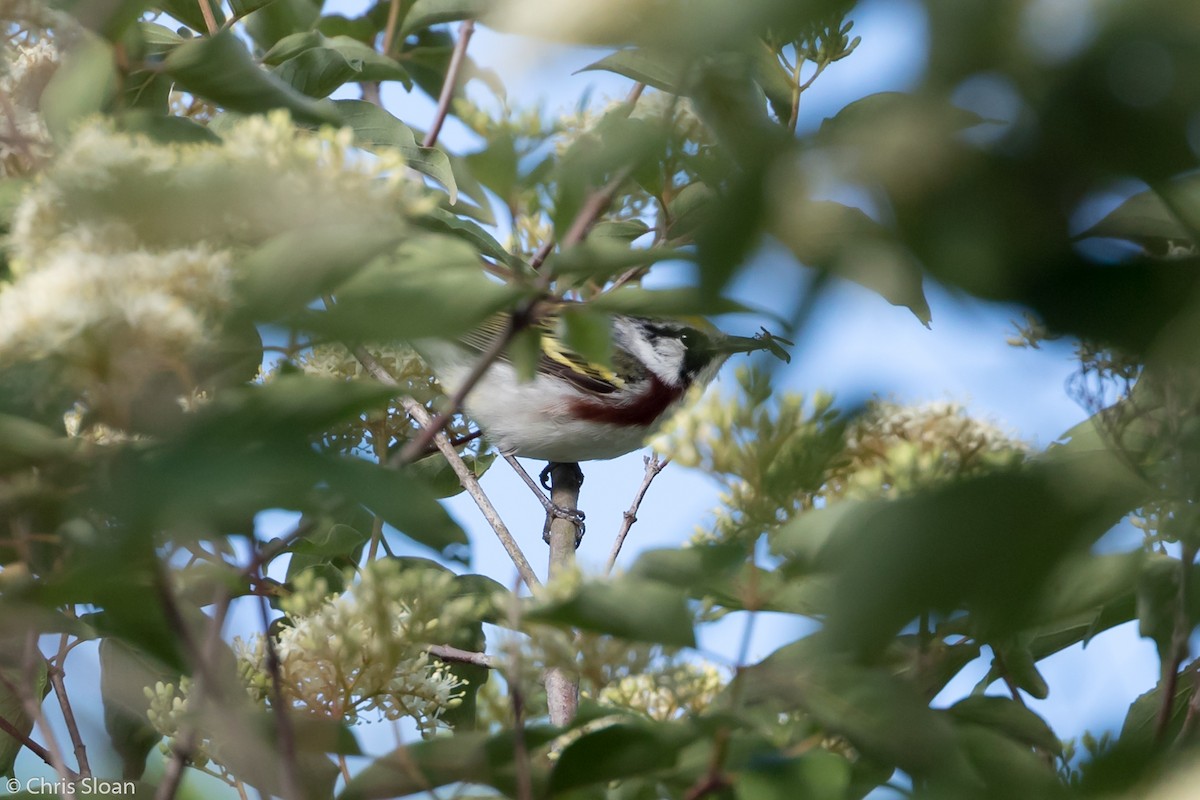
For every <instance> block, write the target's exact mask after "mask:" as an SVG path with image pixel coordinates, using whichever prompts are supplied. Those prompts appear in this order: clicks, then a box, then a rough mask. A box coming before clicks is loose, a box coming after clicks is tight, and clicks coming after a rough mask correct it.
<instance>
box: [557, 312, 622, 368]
mask: <svg viewBox="0 0 1200 800" xmlns="http://www.w3.org/2000/svg"><path fill="white" fill-rule="evenodd" d="M558 321H559V324H560V325H561V326H562V341H563V343H564V344H565V345H566V346H567V348H568V349H569V350H571V351H573V352H575V353H578V354H579V355H581V356H583V357H584V358H585V359H587V360H588V361H589V362H591V363H593V364H602V365H604V366H607V367H611V366H612V317H611V316H610V315H608V314H604V313H600V312H596V311H591V310H589V309H588V308H587V307H586V306H583V307H581V308H566V309H564V310H563V312H562V313H561V314H560V315H559V317H558Z"/></svg>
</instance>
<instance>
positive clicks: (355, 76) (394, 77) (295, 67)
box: [263, 31, 412, 97]
mask: <svg viewBox="0 0 1200 800" xmlns="http://www.w3.org/2000/svg"><path fill="white" fill-rule="evenodd" d="M273 54H274V55H273ZM271 58H274V59H275V61H274V63H276V64H277V66H276V67H275V70H274V72H275V74H276V75H277V76H279V78H280V79H282V80H283V81H284V82H285V83H288V84H289V85H291V86H293V87H294V88H296V89H297V90H298V91H300V92H303V93H304V94H306V95H308V96H310V97H325V96H327V95H329V94H330V93H331V92H333V91H334V90H335V89H337V88H339V87H340V86H341V85H342V84H344V83H349V82H355V83H357V82H361V81H400V82H401V83H403V84H405V86H406V88H411V86H412V82H411V81H410V80H409V79H408V73H407V72H406V71H405V70H404V68H403V67H402V66H400V64H399V63H397V62H396V61H393V60H392V59H390V58H388V57H387V56H384V55H380V54H379V53H378V52H376V51H375V50H374V49H372V48H371V47H369V46H368V45H366V44H363V43H362V42H360V41H358V40H357V39H351V38H349V37H346V36H334V37H330V38H326V37H325V36H322V35H321V34H320V33H317V32H316V31H309V32H306V33H300V34H294V35H292V36H289V37H286V38H285V39H282V40H280V41H279V42H277V43H276V44H275V46H274V47H273V48H271V50H270V51H269V52H268V53H267V54H266V55H265V56H263V60H264V62H266V63H272V61H271V60H270V59H271ZM281 59H282V60H281Z"/></svg>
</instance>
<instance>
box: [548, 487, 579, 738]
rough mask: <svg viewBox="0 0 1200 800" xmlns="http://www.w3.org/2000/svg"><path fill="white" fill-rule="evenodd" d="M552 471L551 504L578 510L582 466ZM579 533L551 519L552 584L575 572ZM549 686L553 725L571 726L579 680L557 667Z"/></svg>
mask: <svg viewBox="0 0 1200 800" xmlns="http://www.w3.org/2000/svg"><path fill="white" fill-rule="evenodd" d="M550 467H551V469H550V502H552V503H553V504H554V505H556V506H558V507H559V508H560V509H562V510H564V511H575V510H577V509H578V508H579V488H580V486H582V485H583V472H582V471H581V470H580V469H579V465H578V464H551V465H550ZM576 530H577V529H576V527H575V523H574V522H572V521H571V520H569V519H563V518H562V517H557V516H555V517H551V520H550V566H549V570H548V574H547V579H548V580H549V581H553V580H554V579H555V578H557V577H560V576H563V575H567V574H569V573H571V572H573V571H574V570H575V546H576V543H577V541H576ZM545 685H546V704H547V705H548V706H549V709H550V722H551V723H552V724H554V725H558V726H559V727H563V726H565V725H569V724H570V723H571V721H572V720H573V719H575V714H576V713H577V712H578V710H579V678H578V677H577V676H575V675H570V674H568V672H567V670H565V669H563V668H561V667H553V668H551V669H548V670H546V675H545Z"/></svg>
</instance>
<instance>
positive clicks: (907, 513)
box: [782, 465, 1144, 650]
mask: <svg viewBox="0 0 1200 800" xmlns="http://www.w3.org/2000/svg"><path fill="white" fill-rule="evenodd" d="M1067 487H1070V488H1069V489H1068V488H1067ZM1143 491H1144V488H1143V487H1142V486H1140V485H1139V484H1138V482H1137V481H1136V479H1135V478H1133V476H1132V475H1129V474H1112V473H1107V474H1105V473H1094V472H1093V471H1092V465H1082V466H1081V468H1078V469H1077V468H1075V467H1074V466H1071V467H1067V466H1064V465H1055V467H1054V468H1051V467H1050V465H1040V466H1039V468H1038V469H1031V470H1026V471H1025V472H1022V473H1014V474H1009V473H1001V474H996V475H990V476H986V477H982V478H977V479H973V480H964V481H960V482H958V483H956V484H952V485H950V486H947V487H944V488H941V489H937V490H934V491H929V492H926V493H924V494H922V495H918V496H914V497H908V498H902V499H900V500H895V501H878V502H869V503H857V504H854V505H850V506H847V505H846V504H845V503H841V504H838V506H837V507H835V508H832V509H819V510H816V511H810V512H807V513H805V514H803V515H801V516H800V517H799V518H798V519H797V520H795V521H794V522H792V523H790V524H789V525H788V526H787V533H786V534H784V536H783V537H782V538H783V540H784V541H786V542H789V543H795V545H796V546H795V547H794V549H793V552H797V553H801V554H802V553H803V552H804V550H803V548H809V550H808V554H807V555H801V556H800V557H801V558H802V559H805V560H808V561H809V562H810V563H812V562H813V561H815V563H816V565H817V566H819V567H821V568H823V569H830V570H833V571H835V572H837V573H838V574H839V579H838V589H837V601H836V602H835V605H834V609H833V611H832V613H831V614H830V617H829V620H828V629H829V630H830V632H832V633H834V634H835V636H837V637H844V638H843V639H842V641H844V642H845V643H847V644H853V646H855V647H863V648H866V649H867V650H873V649H876V648H879V647H881V646H882V645H883V644H884V642H885V641H886V640H887V639H889V638H890V637H891V636H892V635H893V634H894V633H895V632H896V631H898V630H899V629H900V628H902V627H903V626H904V625H905V624H907V623H908V622H909V621H911V620H913V619H915V618H916V617H917V616H918V615H919V614H920V613H921V612H922V611H923V610H939V611H951V610H954V609H957V608H962V607H966V608H968V609H970V610H971V611H972V612H973V615H974V620H975V622H976V624H978V625H980V626H981V628H982V629H983V630H984V631H990V632H991V633H993V634H996V636H997V637H1002V636H1003V635H1004V634H1007V633H1011V632H1013V631H1014V630H1016V629H1017V628H1019V627H1021V626H1023V625H1027V624H1028V623H1029V622H1030V621H1031V620H1030V617H1031V615H1032V613H1033V612H1034V610H1035V608H1036V601H1037V599H1038V593H1039V590H1040V589H1041V588H1042V587H1043V586H1045V585H1046V581H1047V579H1048V577H1049V575H1050V574H1052V571H1053V570H1054V568H1055V567H1056V566H1057V565H1058V564H1059V563H1061V562H1062V560H1063V559H1064V558H1065V557H1066V556H1067V555H1068V554H1069V553H1071V552H1073V551H1074V550H1075V549H1076V548H1078V547H1081V546H1086V545H1087V544H1088V543H1090V542H1091V541H1093V540H1094V539H1096V538H1097V537H1099V536H1100V535H1101V534H1102V533H1104V532H1105V531H1106V530H1108V529H1109V528H1110V527H1111V526H1112V525H1113V524H1114V523H1115V522H1116V521H1117V520H1118V519H1120V517H1121V516H1122V515H1123V514H1124V513H1126V512H1127V511H1128V510H1129V509H1130V508H1132V507H1134V506H1135V505H1136V504H1137V502H1138V498H1139V496H1140V495H1141V493H1142V492H1143ZM1131 504H1132V505H1131ZM809 534H811V535H812V540H811V541H812V542H820V541H822V540H823V541H824V544H823V545H820V544H817V545H813V544H802V543H803V542H804V541H805V540H806V539H807V538H808V537H809ZM814 555H815V559H814ZM985 635H988V634H986V633H985Z"/></svg>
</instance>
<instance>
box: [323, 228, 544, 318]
mask: <svg viewBox="0 0 1200 800" xmlns="http://www.w3.org/2000/svg"><path fill="white" fill-rule="evenodd" d="M478 264H479V255H478V254H477V253H476V252H475V251H474V250H473V249H472V248H471V247H469V246H467V245H466V244H464V243H463V242H461V241H458V240H457V239H453V238H450V237H447V236H437V235H434V234H423V235H418V236H411V237H410V238H408V239H406V240H405V241H404V242H403V243H402V244H401V245H400V247H399V248H398V250H397V251H396V253H395V254H394V255H393V256H390V257H388V258H379V259H376V260H375V261H374V262H372V263H371V264H370V265H369V266H368V267H367V268H366V269H364V270H361V271H360V272H359V273H358V274H357V275H355V276H354V277H353V278H352V279H351V280H349V281H347V282H346V283H344V284H342V286H341V287H340V288H339V289H338V292H337V300H338V302H337V305H336V306H334V307H333V309H331V310H330V311H328V312H325V313H322V314H313V315H310V316H309V317H308V318H307V321H302V323H301V324H305V325H308V326H310V327H312V328H313V329H314V330H323V331H328V332H330V333H333V334H335V335H338V336H342V337H346V338H349V339H352V340H355V341H370V340H379V339H388V338H400V339H411V338H421V337H432V336H455V335H458V334H461V333H463V332H465V331H468V330H470V329H472V328H474V327H476V326H477V325H478V324H479V323H480V322H482V321H483V320H484V319H486V318H487V317H489V316H491V315H492V314H495V313H497V312H499V311H502V310H504V309H506V308H510V307H512V306H513V305H514V304H515V303H516V302H517V301H518V300H520V299H521V298H524V297H526V296H528V294H529V290H528V289H525V288H522V287H518V286H512V285H505V284H499V283H496V282H495V281H491V280H489V279H488V278H487V277H485V275H484V274H483V270H482V269H480V267H479V266H478Z"/></svg>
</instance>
